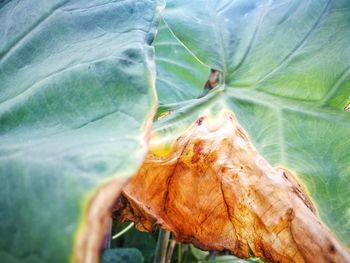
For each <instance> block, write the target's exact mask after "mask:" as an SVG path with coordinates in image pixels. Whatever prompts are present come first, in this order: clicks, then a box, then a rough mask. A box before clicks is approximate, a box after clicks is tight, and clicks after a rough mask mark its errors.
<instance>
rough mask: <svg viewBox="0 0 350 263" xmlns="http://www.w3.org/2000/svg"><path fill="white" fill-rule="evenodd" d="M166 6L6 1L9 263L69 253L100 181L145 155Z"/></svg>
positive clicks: (4, 232)
mask: <svg viewBox="0 0 350 263" xmlns="http://www.w3.org/2000/svg"><path fill="white" fill-rule="evenodd" d="M160 7H161V1H148V0H142V1H97V0H96V1H94V0H91V1H62V0H56V1H45V2H42V1H3V2H2V3H0V22H1V25H2V26H1V28H2V29H1V32H0V83H1V89H0V144H1V146H0V181H1V184H0V221H1V225H0V235H1V240H0V259H1V261H2V262H35V263H40V262H67V261H69V260H70V259H71V258H72V257H74V255H73V245H74V243H75V241H76V239H77V230H78V228H79V227H83V226H84V225H82V224H83V221H84V219H85V215H86V213H87V212H88V205H89V202H90V201H91V200H92V199H91V198H92V197H93V196H94V194H95V193H97V190H98V189H99V188H100V187H101V185H102V183H106V182H110V181H111V180H112V179H117V178H126V177H128V176H131V175H132V174H133V173H134V172H135V171H136V170H137V168H138V166H139V165H140V164H141V162H142V160H143V157H144V155H145V154H146V152H147V138H148V133H149V129H150V119H151V118H152V117H153V113H154V107H155V103H156V102H155V101H156V99H155V90H154V85H153V83H154V76H155V70H154V58H153V48H152V47H151V46H150V44H151V42H152V41H153V37H154V32H155V30H156V26H157V20H158V14H159V9H160ZM130 156H132V158H130ZM117 186H118V185H116V190H115V191H116V194H117V192H118V188H117ZM111 197H112V196H111ZM111 197H110V198H111ZM106 198H107V197H106ZM107 200H109V199H107ZM109 202H113V200H109ZM102 205H105V206H108V205H110V204H108V202H105V203H103V204H102ZM91 231H92V230H91ZM91 234H93V233H91ZM76 252H77V251H74V253H76ZM90 252H91V251H90Z"/></svg>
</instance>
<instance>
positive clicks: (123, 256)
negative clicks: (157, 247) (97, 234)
mask: <svg viewBox="0 0 350 263" xmlns="http://www.w3.org/2000/svg"><path fill="white" fill-rule="evenodd" d="M142 262H143V256H142V254H141V252H140V251H139V250H138V249H136V248H116V249H107V250H105V251H104V252H103V254H102V258H101V263H142Z"/></svg>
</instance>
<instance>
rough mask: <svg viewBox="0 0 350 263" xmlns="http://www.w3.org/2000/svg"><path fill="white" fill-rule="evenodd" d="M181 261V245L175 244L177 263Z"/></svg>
mask: <svg viewBox="0 0 350 263" xmlns="http://www.w3.org/2000/svg"><path fill="white" fill-rule="evenodd" d="M181 261H182V244H181V243H178V244H177V263H181Z"/></svg>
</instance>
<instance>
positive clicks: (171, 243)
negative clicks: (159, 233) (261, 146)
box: [165, 239, 176, 263]
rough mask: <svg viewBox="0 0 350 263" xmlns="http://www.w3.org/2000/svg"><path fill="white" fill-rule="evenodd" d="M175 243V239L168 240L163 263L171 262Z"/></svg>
mask: <svg viewBox="0 0 350 263" xmlns="http://www.w3.org/2000/svg"><path fill="white" fill-rule="evenodd" d="M175 245H176V241H175V240H174V239H172V240H171V241H170V245H169V249H168V254H167V255H166V260H165V263H170V262H171V257H172V256H173V253H174V248H175Z"/></svg>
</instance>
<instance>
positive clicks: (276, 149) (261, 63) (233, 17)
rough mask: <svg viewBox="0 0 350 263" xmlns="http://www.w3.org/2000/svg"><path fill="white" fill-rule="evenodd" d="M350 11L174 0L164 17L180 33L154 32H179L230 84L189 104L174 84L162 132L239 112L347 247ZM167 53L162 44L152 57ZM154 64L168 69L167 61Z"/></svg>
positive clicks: (349, 5)
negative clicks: (222, 113) (210, 116)
mask: <svg viewBox="0 0 350 263" xmlns="http://www.w3.org/2000/svg"><path fill="white" fill-rule="evenodd" d="M349 13H350V2H349V1H347V0H334V1H326V0H313V1H295V0H293V1H292V0H282V1H267V0H266V1H265V0H260V1H259V0H237V1H230V0H220V1H204V0H196V1H187V0H168V1H167V7H166V10H165V14H164V20H165V24H166V25H167V27H168V30H169V31H171V32H172V33H173V35H174V36H175V37H174V36H173V35H171V34H170V35H169V34H165V33H163V32H160V34H159V35H158V38H162V40H163V41H166V40H165V39H166V38H169V39H168V40H167V41H168V42H172V41H174V39H175V40H176V39H177V40H178V43H179V45H177V47H178V49H179V51H178V52H184V50H187V51H188V52H189V55H191V56H192V57H193V58H194V59H196V60H197V61H200V62H201V63H199V62H198V63H197V64H196V63H192V64H191V65H190V67H193V68H197V67H201V64H205V65H207V66H208V67H209V68H215V69H219V70H221V71H222V72H223V74H224V82H223V83H222V85H220V87H218V88H216V89H214V90H213V91H212V92H210V94H208V95H207V96H206V97H204V98H200V99H195V98H194V97H191V98H190V99H189V100H185V101H184V100H179V97H178V96H175V95H173V92H172V90H173V87H171V85H168V88H167V89H168V90H169V92H168V98H166V99H164V102H169V101H171V102H172V104H169V105H164V107H162V108H161V109H160V110H161V111H169V110H170V111H172V114H171V115H169V116H167V117H164V118H162V119H161V120H159V121H158V122H157V123H156V125H155V131H156V132H158V133H160V134H163V136H164V135H167V136H176V135H177V134H179V133H181V132H182V131H183V130H184V129H186V128H187V127H188V125H189V124H190V123H192V122H193V121H194V120H195V119H196V118H197V117H198V116H199V115H202V114H207V113H208V112H213V113H218V112H220V111H223V110H230V111H233V112H234V113H235V114H236V115H237V117H238V119H239V121H240V122H241V124H242V125H243V126H244V128H245V129H246V130H247V131H248V133H249V135H250V137H251V139H252V140H253V142H254V144H255V146H256V147H257V148H258V150H259V151H260V152H261V153H262V154H263V155H264V157H265V158H267V159H268V160H269V161H270V162H271V163H272V164H273V165H282V166H285V167H287V168H289V169H291V170H293V171H295V172H296V173H297V174H298V175H299V177H300V178H301V179H302V180H303V181H304V182H305V184H306V186H307V188H308V190H309V192H310V194H311V196H312V198H313V199H314V201H315V202H316V205H317V207H318V210H319V214H320V216H321V218H322V219H323V221H324V222H325V223H326V224H327V225H328V226H329V227H330V228H331V230H332V231H333V232H334V233H335V234H336V236H337V237H338V238H339V239H340V240H342V241H343V242H344V243H345V244H346V245H348V246H350V195H349V194H348V191H349V185H350V169H349V167H350V150H349V149H350V114H349V113H348V112H344V111H343V108H344V107H345V106H346V104H347V102H348V100H350V63H349V61H350V45H349V43H350V16H349ZM161 35H162V36H161ZM163 38H164V39H163ZM173 46H175V45H173ZM162 52H163V50H162V47H160V46H156V56H158V55H157V54H160V56H162ZM174 52H175V51H174ZM177 59H178V58H177V57H175V58H174V63H175V62H176V61H177ZM167 60H168V61H170V63H171V61H172V53H171V54H169V57H168V58H167ZM157 67H158V69H157V71H158V72H159V73H162V70H161V69H159V67H164V66H163V65H161V64H157ZM189 70H191V71H194V69H189ZM166 77H167V78H168V79H167V82H169V83H177V82H178V79H179V78H182V73H180V72H179V71H178V70H177V69H175V68H173V69H172V72H171V76H170V75H169V74H168V75H166ZM198 77H200V76H199V75H198ZM158 78H159V79H161V78H164V75H162V74H159V76H158ZM203 81H204V80H203ZM162 89H163V91H162V92H164V90H165V89H166V87H162ZM187 89H188V90H191V91H192V92H194V91H196V90H198V86H197V84H194V83H193V85H192V86H191V87H190V86H187ZM162 96H163V97H166V96H165V95H162ZM169 97H171V98H169ZM160 102H163V101H162V97H160Z"/></svg>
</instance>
